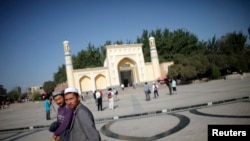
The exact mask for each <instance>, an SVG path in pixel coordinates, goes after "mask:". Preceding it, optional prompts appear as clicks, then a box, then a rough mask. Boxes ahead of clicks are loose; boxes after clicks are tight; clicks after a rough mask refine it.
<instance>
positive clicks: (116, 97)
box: [113, 88, 118, 101]
mask: <svg viewBox="0 0 250 141" xmlns="http://www.w3.org/2000/svg"><path fill="white" fill-rule="evenodd" d="M113 93H114V94H115V101H118V90H117V89H115V88H113Z"/></svg>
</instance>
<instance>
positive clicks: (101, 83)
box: [95, 74, 107, 89]
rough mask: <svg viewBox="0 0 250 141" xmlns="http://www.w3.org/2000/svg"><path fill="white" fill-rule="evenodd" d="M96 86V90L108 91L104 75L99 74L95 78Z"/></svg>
mask: <svg viewBox="0 0 250 141" xmlns="http://www.w3.org/2000/svg"><path fill="white" fill-rule="evenodd" d="M95 85H96V89H106V88H107V83H106V78H105V76H104V75H102V74H98V75H97V76H96V77H95Z"/></svg>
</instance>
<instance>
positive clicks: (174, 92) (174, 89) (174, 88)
mask: <svg viewBox="0 0 250 141" xmlns="http://www.w3.org/2000/svg"><path fill="white" fill-rule="evenodd" d="M172 88H173V94H177V89H176V80H175V79H173V80H172Z"/></svg>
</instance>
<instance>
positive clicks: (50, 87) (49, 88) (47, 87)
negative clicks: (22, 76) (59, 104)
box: [43, 81, 56, 96]
mask: <svg viewBox="0 0 250 141" xmlns="http://www.w3.org/2000/svg"><path fill="white" fill-rule="evenodd" d="M55 86H56V84H55V82H53V81H46V82H44V83H43V90H44V91H45V92H46V93H47V94H48V96H51V94H52V92H53V91H54V88H55Z"/></svg>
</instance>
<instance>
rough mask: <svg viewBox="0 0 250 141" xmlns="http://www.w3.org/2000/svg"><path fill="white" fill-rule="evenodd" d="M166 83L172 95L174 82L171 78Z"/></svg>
mask: <svg viewBox="0 0 250 141" xmlns="http://www.w3.org/2000/svg"><path fill="white" fill-rule="evenodd" d="M165 83H166V85H167V87H168V89H169V95H172V80H171V79H170V78H166V80H165Z"/></svg>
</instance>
